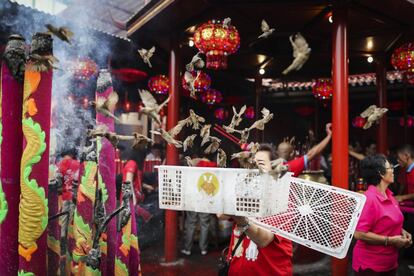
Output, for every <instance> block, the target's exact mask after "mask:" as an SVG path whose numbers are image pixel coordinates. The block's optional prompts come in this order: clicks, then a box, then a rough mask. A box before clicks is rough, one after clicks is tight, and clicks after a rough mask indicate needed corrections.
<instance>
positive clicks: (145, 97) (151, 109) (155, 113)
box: [139, 90, 170, 125]
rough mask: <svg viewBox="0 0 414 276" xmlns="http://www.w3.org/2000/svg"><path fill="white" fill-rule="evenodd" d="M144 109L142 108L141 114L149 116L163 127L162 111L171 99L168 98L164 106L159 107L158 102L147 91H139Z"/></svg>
mask: <svg viewBox="0 0 414 276" xmlns="http://www.w3.org/2000/svg"><path fill="white" fill-rule="evenodd" d="M139 95H140V97H141V100H142V103H143V104H144V107H143V108H141V110H140V112H141V113H144V114H146V115H148V116H149V117H150V118H151V119H153V120H154V121H155V122H156V123H157V124H159V125H161V121H160V114H159V113H160V110H161V109H162V108H163V107H164V106H165V105H166V104H167V103H168V101H169V100H170V97H168V98H167V99H166V100H165V101H164V102H163V103H162V104H160V105H158V103H157V100H155V98H154V96H152V95H151V93H150V92H148V91H147V90H139Z"/></svg>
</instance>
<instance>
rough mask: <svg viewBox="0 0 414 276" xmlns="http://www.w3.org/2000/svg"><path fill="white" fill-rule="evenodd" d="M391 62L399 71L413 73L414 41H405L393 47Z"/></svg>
mask: <svg viewBox="0 0 414 276" xmlns="http://www.w3.org/2000/svg"><path fill="white" fill-rule="evenodd" d="M391 64H392V66H394V68H395V69H397V70H399V71H402V72H405V73H414V43H413V42H409V43H405V44H403V45H402V46H400V47H399V48H397V49H395V50H394V52H393V53H392V55H391Z"/></svg>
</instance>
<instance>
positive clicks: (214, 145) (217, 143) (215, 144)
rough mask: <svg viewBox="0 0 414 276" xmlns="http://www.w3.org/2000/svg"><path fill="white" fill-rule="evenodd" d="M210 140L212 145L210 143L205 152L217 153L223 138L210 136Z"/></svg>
mask: <svg viewBox="0 0 414 276" xmlns="http://www.w3.org/2000/svg"><path fill="white" fill-rule="evenodd" d="M208 141H209V142H210V145H208V147H207V148H206V149H205V150H204V153H205V154H212V153H215V152H216V151H217V150H218V149H219V147H220V143H221V140H220V139H219V138H217V137H214V136H210V137H209V138H208Z"/></svg>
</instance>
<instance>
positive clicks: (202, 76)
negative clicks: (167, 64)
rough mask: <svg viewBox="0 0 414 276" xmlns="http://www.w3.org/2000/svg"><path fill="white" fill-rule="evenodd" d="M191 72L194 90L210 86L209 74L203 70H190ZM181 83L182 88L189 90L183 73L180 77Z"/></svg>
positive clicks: (199, 90)
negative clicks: (193, 78)
mask: <svg viewBox="0 0 414 276" xmlns="http://www.w3.org/2000/svg"><path fill="white" fill-rule="evenodd" d="M191 74H192V75H193V77H195V78H196V79H195V81H194V90H195V91H196V92H201V91H205V90H207V89H209V88H210V85H211V78H210V76H209V75H207V74H206V73H204V72H203V71H193V72H191ZM197 75H198V77H197ZM181 85H182V87H183V88H184V90H187V91H188V90H189V88H188V87H187V83H186V81H185V78H184V75H183V77H182V79H181Z"/></svg>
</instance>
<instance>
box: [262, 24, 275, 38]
mask: <svg viewBox="0 0 414 276" xmlns="http://www.w3.org/2000/svg"><path fill="white" fill-rule="evenodd" d="M260 29H261V31H262V34H261V35H259V37H258V38H268V37H269V36H270V35H271V34H273V32H274V31H275V29H274V28H270V27H269V24H267V22H266V21H265V20H264V19H263V20H262V23H261V25H260Z"/></svg>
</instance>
